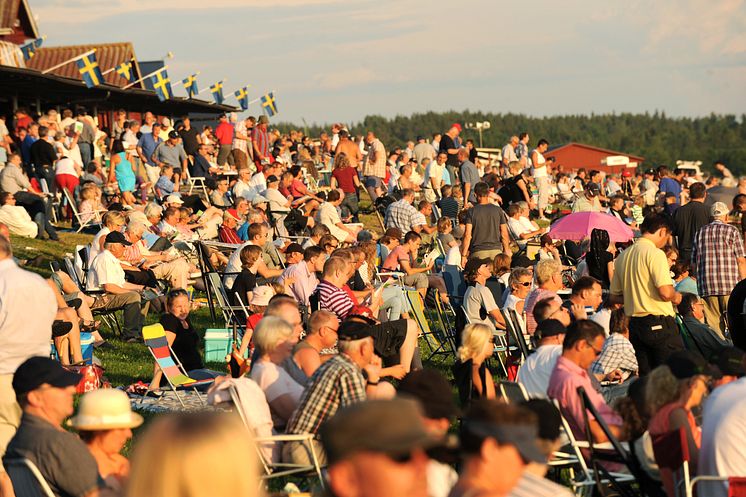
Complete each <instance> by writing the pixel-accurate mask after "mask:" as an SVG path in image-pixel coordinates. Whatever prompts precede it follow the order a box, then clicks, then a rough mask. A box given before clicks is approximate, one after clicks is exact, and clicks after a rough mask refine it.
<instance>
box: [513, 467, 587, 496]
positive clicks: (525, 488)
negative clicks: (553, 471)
mask: <svg viewBox="0 0 746 497" xmlns="http://www.w3.org/2000/svg"><path fill="white" fill-rule="evenodd" d="M573 495H574V494H573V493H572V492H571V491H570V489H569V488H567V487H563V486H562V485H558V484H556V483H554V482H552V481H549V480H547V479H546V478H542V477H540V476H537V475H535V474H533V473H529V472H528V471H526V472H524V473H523V476H521V479H520V480H518V484H517V485H516V486H515V487H513V490H511V491H510V493H509V494H508V497H572V496H573Z"/></svg>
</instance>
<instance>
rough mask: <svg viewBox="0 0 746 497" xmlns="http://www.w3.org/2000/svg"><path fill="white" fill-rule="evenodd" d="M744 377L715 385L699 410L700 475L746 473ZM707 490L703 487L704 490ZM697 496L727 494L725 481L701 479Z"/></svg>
mask: <svg viewBox="0 0 746 497" xmlns="http://www.w3.org/2000/svg"><path fill="white" fill-rule="evenodd" d="M745 412H746V378H741V379H740V380H737V381H734V382H732V383H729V384H727V385H724V386H722V387H719V388H716V389H715V390H714V391H713V392H712V394H710V396H709V398H708V399H707V401H706V402H705V405H704V410H703V413H702V420H703V421H702V446H701V447H700V449H699V465H698V467H697V468H698V469H697V470H698V472H699V474H701V475H715V476H743V475H746V416H744V413H745ZM705 489H706V490H705ZM698 494H699V495H706V496H707V497H727V495H728V484H727V483H725V482H702V484H701V486H700V487H699V491H698Z"/></svg>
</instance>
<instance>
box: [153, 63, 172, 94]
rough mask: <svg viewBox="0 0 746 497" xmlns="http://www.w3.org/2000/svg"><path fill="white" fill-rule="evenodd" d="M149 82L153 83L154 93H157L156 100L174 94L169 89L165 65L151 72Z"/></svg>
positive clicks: (169, 83)
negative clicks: (155, 71)
mask: <svg viewBox="0 0 746 497" xmlns="http://www.w3.org/2000/svg"><path fill="white" fill-rule="evenodd" d="M150 82H151V83H152V84H153V89H154V90H155V94H156V95H158V100H160V101H161V102H163V101H165V100H168V99H169V98H171V97H173V95H174V94H173V92H172V91H171V80H170V79H168V72H167V71H166V68H165V67H164V68H163V69H161V70H160V71H158V72H157V73H155V74H153V75H152V76H151V77H150Z"/></svg>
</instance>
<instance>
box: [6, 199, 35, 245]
mask: <svg viewBox="0 0 746 497" xmlns="http://www.w3.org/2000/svg"><path fill="white" fill-rule="evenodd" d="M0 223H3V224H5V225H6V226H7V227H8V229H9V230H10V232H11V233H12V234H14V235H18V236H24V237H26V238H36V235H38V234H39V227H38V226H37V225H36V223H35V222H34V220H33V219H31V216H30V215H29V213H28V211H27V210H26V209H24V208H23V207H21V206H19V205H16V196H15V195H14V194H12V193H8V192H0Z"/></svg>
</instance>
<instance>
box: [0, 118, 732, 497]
mask: <svg viewBox="0 0 746 497" xmlns="http://www.w3.org/2000/svg"><path fill="white" fill-rule="evenodd" d="M461 132H462V128H461V125H460V124H458V123H454V124H453V125H452V126H450V127H449V128H448V129H447V130H446V131H445V132H443V133H436V134H433V135H432V136H431V137H428V138H425V137H422V136H420V137H417V139H416V140H413V141H409V142H407V143H406V144H405V145H404V146H403V147H401V148H396V147H394V148H391V147H389V148H388V149H387V146H386V145H385V144H384V143H383V142H382V141H381V140H380V139H379V138H378V137H377V136H376V134H375V133H374V132H373V131H368V132H366V133H365V134H363V135H360V136H354V135H353V134H352V133H351V132H350V130H349V129H347V128H345V127H344V126H343V125H341V124H335V125H334V126H333V127H332V128H331V132H330V133H326V132H324V133H322V134H321V136H319V137H318V138H317V139H315V138H312V137H308V136H305V135H303V133H301V132H298V131H290V132H288V133H281V132H280V131H278V130H276V129H270V127H269V120H268V119H267V117H266V116H261V117H259V118H258V119H255V118H253V117H248V118H246V119H239V118H238V116H236V115H235V114H227V115H222V116H220V118H219V124H218V125H217V126H216V127H215V129H214V131H213V130H212V129H211V128H210V127H205V128H204V129H203V130H202V132H200V131H199V130H197V129H196V128H194V127H192V125H191V122H190V119H189V117H188V116H183V117H182V118H180V119H178V120H176V121H173V122H172V121H171V120H170V119H169V118H158V117H157V116H155V115H153V114H152V113H149V112H148V113H145V114H143V116H142V121H140V120H139V119H129V118H128V116H127V113H126V112H124V111H121V112H118V113H116V116H115V120H114V121H113V122H112V125H111V127H110V129H108V130H106V132H104V131H103V130H101V129H99V127H98V124H97V121H96V119H95V118H94V117H92V116H89V115H87V113H86V111H85V110H84V109H75V110H74V111H73V110H69V109H68V110H65V111H63V112H62V113H61V114H57V112H55V111H50V112H49V113H47V114H45V115H42V116H37V117H36V119H32V118H31V116H29V115H28V114H27V113H25V112H24V111H23V110H19V111H18V112H17V113H16V115H15V117H14V119H13V120H12V122H10V121H6V120H0V163H2V169H1V170H0V204H2V206H0V302H2V306H0V315H1V316H0V452H2V451H4V452H5V456H4V461H5V462H6V464H13V462H14V460H17V459H18V458H26V459H28V460H30V461H31V462H32V463H33V464H34V465H35V466H36V467H38V469H39V472H40V474H41V475H42V477H43V478H44V480H45V481H46V482H47V483H48V484H49V486H50V488H51V490H52V492H53V493H54V494H55V495H59V496H67V495H75V496H92V495H98V494H106V493H111V494H112V495H132V496H134V495H143V494H152V495H164V496H169V497H170V496H179V495H184V496H186V495H200V496H201V495H228V494H229V493H230V494H235V493H236V492H238V493H239V494H243V495H254V494H256V492H257V488H258V484H257V478H258V474H257V473H256V472H254V471H253V469H256V468H258V465H257V464H256V462H257V461H256V458H257V456H258V455H259V456H262V457H264V458H265V459H266V460H269V461H274V462H281V461H282V462H286V463H294V464H299V465H307V466H310V467H312V466H313V465H314V464H319V465H320V466H322V467H323V468H325V469H324V479H325V482H326V486H327V490H328V491H330V492H331V493H332V494H333V495H338V496H340V497H348V496H349V497H356V496H374V495H380V494H382V493H386V494H389V495H401V496H410V495H422V496H425V495H428V496H432V497H445V496H449V495H450V496H453V497H461V496H473V495H481V494H490V495H505V496H508V495H510V496H523V495H537V496H538V495H568V494H569V493H570V490H569V489H568V488H565V487H563V486H562V485H561V482H562V479H561V478H560V477H559V474H558V473H557V472H556V471H548V470H549V468H550V465H551V463H552V461H553V459H554V458H555V457H556V455H557V451H558V450H560V448H561V447H562V446H566V444H567V442H568V440H569V439H568V438H567V437H570V439H577V440H586V439H587V438H588V436H590V437H591V438H592V440H591V441H592V442H605V441H608V440H609V437H610V436H611V437H614V438H616V439H618V440H625V441H629V442H630V447H631V451H633V452H634V453H635V455H636V457H637V459H639V460H640V461H642V462H643V464H642V465H641V466H642V467H643V470H644V471H645V473H644V474H645V478H646V481H647V479H649V480H650V481H651V482H653V483H652V485H653V486H652V487H651V488H657V489H658V491H659V492H660V493H659V494H656V495H665V494H666V493H667V494H668V495H669V497H672V496H673V495H674V493H673V492H674V476H673V474H672V472H671V471H670V469H669V468H668V467H664V464H656V453H655V446H656V441H658V440H661V437H664V436H666V435H667V434H669V433H670V432H672V431H675V430H679V429H683V430H684V433H685V434H686V441H687V444H688V447H687V449H688V450H689V453H690V454H691V455H692V457H691V461H692V467H691V471H692V474H703V475H712V476H724V477H728V476H746V460H745V459H744V458H743V456H742V454H741V451H740V449H739V448H738V441H739V440H740V436H741V435H740V434H741V433H742V430H740V421H739V419H740V416H739V414H740V413H741V412H742V411H741V409H742V408H741V404H742V399H743V397H744V396H743V395H740V394H741V390H742V389H743V381H744V380H741V379H739V378H741V377H743V376H746V362H745V361H746V357H745V355H744V353H743V352H742V351H741V350H739V349H738V348H736V347H734V345H733V340H734V339H735V340H736V344H737V345H739V344H740V343H739V341H738V338H739V337H738V336H737V334H738V332H740V330H741V328H742V327H743V323H742V321H739V320H734V319H733V317H732V316H730V315H729V312H732V309H731V310H730V311H729V307H732V304H733V303H737V302H738V301H739V299H740V300H741V301H742V300H743V299H744V297H745V296H746V286H742V285H740V283H741V281H742V280H744V279H746V251H744V229H743V228H744V225H745V224H746V216H742V215H741V213H742V212H743V211H744V210H746V181H741V180H739V181H736V180H735V178H734V177H733V175H732V174H731V173H730V171H728V169H727V168H726V167H725V166H724V165H723V164H716V165H715V167H714V169H715V171H714V172H713V173H712V174H710V175H708V176H707V177H699V176H698V175H697V174H696V173H691V172H689V171H685V170H670V169H669V168H667V167H665V166H660V167H658V168H657V169H645V170H642V171H637V170H633V169H625V170H624V171H623V172H622V173H620V174H615V173H610V174H606V173H604V172H601V171H599V170H595V169H589V170H583V169H581V170H578V171H565V170H564V169H563V166H562V164H558V163H556V161H554V160H553V159H552V157H551V149H550V148H549V145H550V144H549V142H548V141H547V140H545V139H540V140H538V142H537V144H536V146H535V147H534V148H532V147H530V146H529V144H530V143H531V137H530V136H529V135H528V133H521V134H519V135H516V136H513V137H511V138H510V139H509V141H508V143H507V144H506V145H505V147H503V148H502V153H501V158H500V159H498V160H493V159H490V158H485V157H480V156H479V154H478V151H477V149H476V148H475V146H474V143H473V141H471V140H464V139H463V138H462V136H461ZM366 197H369V199H370V204H369V207H363V205H366V203H365V202H361V200H367V199H366ZM728 204H730V205H728ZM576 212H599V213H601V212H604V213H606V214H607V215H608V218H609V219H612V218H615V219H616V220H617V221H619V222H621V223H624V224H626V225H627V226H628V227H629V229H630V232H631V233H633V234H634V238H630V239H629V240H624V241H620V242H615V241H612V240H611V237H610V235H609V232H608V231H607V230H605V229H604V228H603V226H599V227H597V228H595V229H593V230H592V231H591V232H589V233H587V234H586V236H585V237H584V238H583V239H582V240H556V239H553V238H552V237H551V235H550V234H549V230H548V224H549V223H550V222H551V221H553V220H555V219H558V218H560V217H562V216H565V215H568V214H571V213H576ZM365 215H367V216H369V217H363V216H365ZM371 216H372V217H371ZM373 218H375V219H377V221H378V222H379V223H380V229H379V226H375V224H374V223H375V222H376V221H370V219H373ZM741 218H743V219H744V223H741V222H740V219H741ZM65 219H70V220H71V221H72V223H73V227H74V228H76V229H77V228H81V229H85V230H86V231H90V232H91V234H92V235H94V236H93V238H92V240H91V242H90V244H89V245H88V246H87V247H86V248H85V249H84V250H82V251H80V252H79V253H78V254H76V256H75V257H72V258H70V259H69V260H66V261H57V262H59V264H58V265H57V266H55V267H54V268H53V269H54V270H53V272H52V274H51V276H50V277H49V278H48V279H46V280H45V279H43V278H42V277H41V276H38V275H37V274H33V273H31V272H29V271H26V270H24V269H23V268H22V267H20V266H19V264H21V261H18V260H17V259H15V258H14V257H13V250H12V246H11V237H10V235H14V236H15V237H30V238H32V237H36V238H45V237H49V238H50V239H52V240H57V239H58V237H59V234H58V229H57V228H56V227H55V226H54V224H55V223H56V224H58V225H59V224H60V223H59V222H58V221H64V220H65ZM363 219H367V220H368V221H367V222H366V223H363V222H361V221H362V220H363ZM55 220H56V221H55ZM14 239H16V238H14ZM63 262H65V264H63ZM58 268H59V269H58ZM205 273H218V274H219V277H218V278H217V279H216V280H210V281H212V283H209V284H207V285H206V282H207V281H208V278H207V274H205ZM453 275H456V278H455V280H454V278H453ZM195 291H204V292H206V294H207V296H208V298H211V297H218V295H216V294H220V295H219V296H220V297H222V296H225V297H226V298H227V300H228V301H227V302H224V303H223V304H219V301H220V298H216V300H217V302H218V304H216V305H218V307H224V308H222V309H218V311H220V310H223V311H225V312H224V317H225V318H226V320H227V322H226V326H229V327H230V326H233V325H236V326H237V328H238V335H237V337H236V338H237V342H236V343H235V350H234V351H232V353H231V354H229V357H231V358H232V359H231V362H230V363H229V366H230V371H229V374H226V373H225V371H224V370H220V371H218V370H214V369H210V368H208V367H207V366H208V365H207V364H206V362H205V360H204V358H203V355H202V351H201V349H202V340H201V332H202V330H198V329H195V327H194V326H193V324H192V321H191V319H190V314H191V313H192V312H193V311H194V310H195V309H196V308H198V307H199V304H198V303H197V302H196V301H195V299H194V293H195ZM739 292H740V296H739V295H736V294H739ZM423 308H424V309H427V310H428V311H429V316H431V317H432V316H437V321H438V322H440V323H441V325H442V331H443V333H442V334H439V335H437V337H435V338H434V336H433V335H432V334H430V332H429V326H425V325H427V323H423V322H422V320H421V319H423V320H424V319H425V318H424V316H425V313H424V312H422V310H423ZM115 312H116V313H121V322H122V324H121V336H120V337H119V338H120V339H121V340H123V341H127V342H130V343H132V344H142V342H143V325H144V323H146V322H152V321H153V320H155V321H157V322H158V323H160V325H161V326H162V328H163V332H164V335H165V341H166V342H167V344H168V346H169V347H170V353H171V354H172V356H173V357H172V359H174V363H175V364H178V366H179V367H180V368H182V369H183V371H182V373H183V374H184V375H186V376H188V377H190V378H192V379H193V380H195V381H199V382H200V383H204V384H205V385H207V386H209V391H208V398H210V399H211V401H212V402H215V403H219V402H220V400H221V392H225V391H226V390H228V389H234V390H235V391H237V392H239V393H240V394H241V395H240V397H239V398H240V399H241V401H240V402H238V403H237V405H236V409H241V410H244V411H246V412H244V415H245V416H244V419H247V418H248V419H253V420H255V422H254V423H253V425H252V426H251V428H252V429H251V430H247V429H246V428H247V426H245V425H241V424H240V422H238V421H237V419H236V418H235V417H231V416H227V415H218V414H213V413H204V412H203V413H197V414H184V415H178V416H160V417H159V418H160V419H158V420H156V421H154V422H152V423H151V424H150V426H148V427H147V429H146V430H145V432H144V433H143V434H142V435H141V436H138V437H137V438H138V440H136V441H135V449H134V451H133V452H132V453H131V459H132V467H131V468H130V463H129V461H128V460H127V459H126V458H125V457H123V456H122V455H121V449H122V448H123V447H124V446H125V444H126V443H127V440H129V438H130V437H132V431H131V430H132V429H133V428H136V427H137V426H139V425H140V424H142V422H143V419H142V418H141V417H140V416H139V415H138V414H136V413H133V412H132V411H131V409H130V399H129V398H128V397H127V395H126V394H125V393H124V392H122V391H120V390H117V389H105V390H97V391H94V392H90V393H87V394H85V395H83V397H82V398H81V399H80V402H79V404H78V408H77V412H74V409H73V394H74V392H75V386H76V385H77V384H78V383H79V382H80V377H79V375H77V374H76V373H74V372H72V371H73V369H71V367H73V368H74V367H75V366H77V365H80V364H85V363H89V362H90V361H91V360H92V358H91V351H90V348H86V347H84V345H83V340H82V338H81V337H82V336H84V335H85V334H90V336H91V337H92V340H93V341H94V350H95V349H97V348H101V347H109V348H111V347H113V348H116V347H118V346H119V345H118V340H107V339H106V338H105V337H104V336H102V335H101V331H100V325H101V321H102V320H105V319H106V316H108V315H110V314H111V313H115ZM150 313H153V314H156V316H155V318H153V317H149V316H148V314H150ZM738 315H739V317H740V312H739V313H738ZM419 316H423V317H422V318H420V317H419ZM451 318H452V319H451ZM741 319H742V318H741ZM109 322H110V323H111V320H110V321H109ZM431 324H432V326H433V327H436V325H437V324H436V322H435V321H433V322H432V323H431ZM423 334H428V336H427V337H423ZM85 336H87V335H85ZM432 339H436V340H439V341H441V342H447V341H449V340H453V342H454V343H455V346H454V347H452V350H450V353H449V357H448V358H447V361H448V362H447V364H449V367H451V366H450V365H451V364H452V376H453V381H452V382H449V381H448V380H447V379H446V376H444V375H443V374H442V372H439V371H437V370H436V369H435V367H436V366H435V363H432V362H430V361H428V360H427V359H426V353H427V352H428V350H426V349H425V344H428V346H429V345H430V344H431V342H430V341H428V340H432ZM519 342H520V343H519ZM441 345H443V344H441ZM139 346H142V347H146V346H148V345H146V344H142V345H139ZM50 349H52V350H53V357H54V358H53V359H49V357H50ZM442 350H445V351H449V347H448V346H445V345H444V346H443V347H442ZM104 366H106V364H104ZM167 369H168V368H167ZM168 375H169V372H168V371H167V370H166V369H164V370H162V369H161V368H160V367H159V366H158V363H156V365H155V367H154V375H153V377H152V379H149V380H150V387H149V388H148V391H149V392H150V391H151V390H153V391H154V392H153V395H163V391H164V390H162V389H161V388H160V387H164V388H165V387H166V386H167V385H168V384H169V383H170V379H169V377H168ZM508 381H510V382H513V384H517V385H519V386H520V388H521V391H522V392H525V398H524V399H515V398H507V397H503V396H502V395H501V392H504V391H505V390H504V388H502V387H504V386H505V385H508V383H506V382H508ZM127 386H128V385H115V387H122V388H123V389H124V388H126V387H127ZM581 387H582V388H583V390H584V391H585V394H586V397H587V402H589V403H590V404H591V405H592V407H593V408H594V410H595V412H596V413H597V415H596V416H590V417H589V416H587V413H586V406H585V404H584V399H583V398H582V397H581V395H580V394H579V388H581ZM454 389H455V390H457V391H458V396H457V397H458V400H459V402H458V403H456V402H455V401H454ZM234 400H235V399H234ZM73 414H75V415H74V416H73V417H72V418H71V419H70V420H69V422H67V423H65V420H66V419H67V418H68V417H70V416H71V415H73ZM597 417H600V418H601V419H596V418H597ZM563 419H564V421H565V422H566V424H567V426H568V427H569V430H570V433H565V434H564V435H563V434H562V430H561V429H560V427H561V426H562V424H563V423H562V422H563ZM452 426H455V427H456V430H455V433H451V432H452V430H451V427H452ZM63 427H69V428H71V429H73V430H74V432H75V433H73V432H69V431H66V430H64V429H63ZM250 432H253V433H250ZM252 434H253V435H255V436H260V437H262V436H267V435H272V434H286V435H292V436H296V438H294V439H292V440H290V441H287V442H285V443H283V444H282V445H281V446H276V447H272V448H269V449H265V448H260V450H259V451H258V452H257V451H256V450H255V448H254V445H253V442H252ZM306 438H307V439H308V440H310V443H307V441H306ZM570 441H571V440H570ZM226 455H227V456H228V457H225V456H226ZM221 456H222V457H221ZM223 463H225V464H223ZM239 464H240V466H239ZM174 471H176V472H177V473H176V474H175V473H174ZM636 476H637V475H636ZM574 483H577V482H574ZM706 484H707V485H708V486H709V487H708V490H707V493H706V495H713V496H715V495H723V496H724V495H728V494H727V484H726V483H723V482H708V483H706ZM572 487H573V488H572V490H576V488H575V487H577V485H573V486H572ZM0 495H2V496H3V497H5V496H6V495H13V488H12V485H11V482H10V479H9V478H8V476H7V474H6V473H0ZM703 495H704V494H703Z"/></svg>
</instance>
